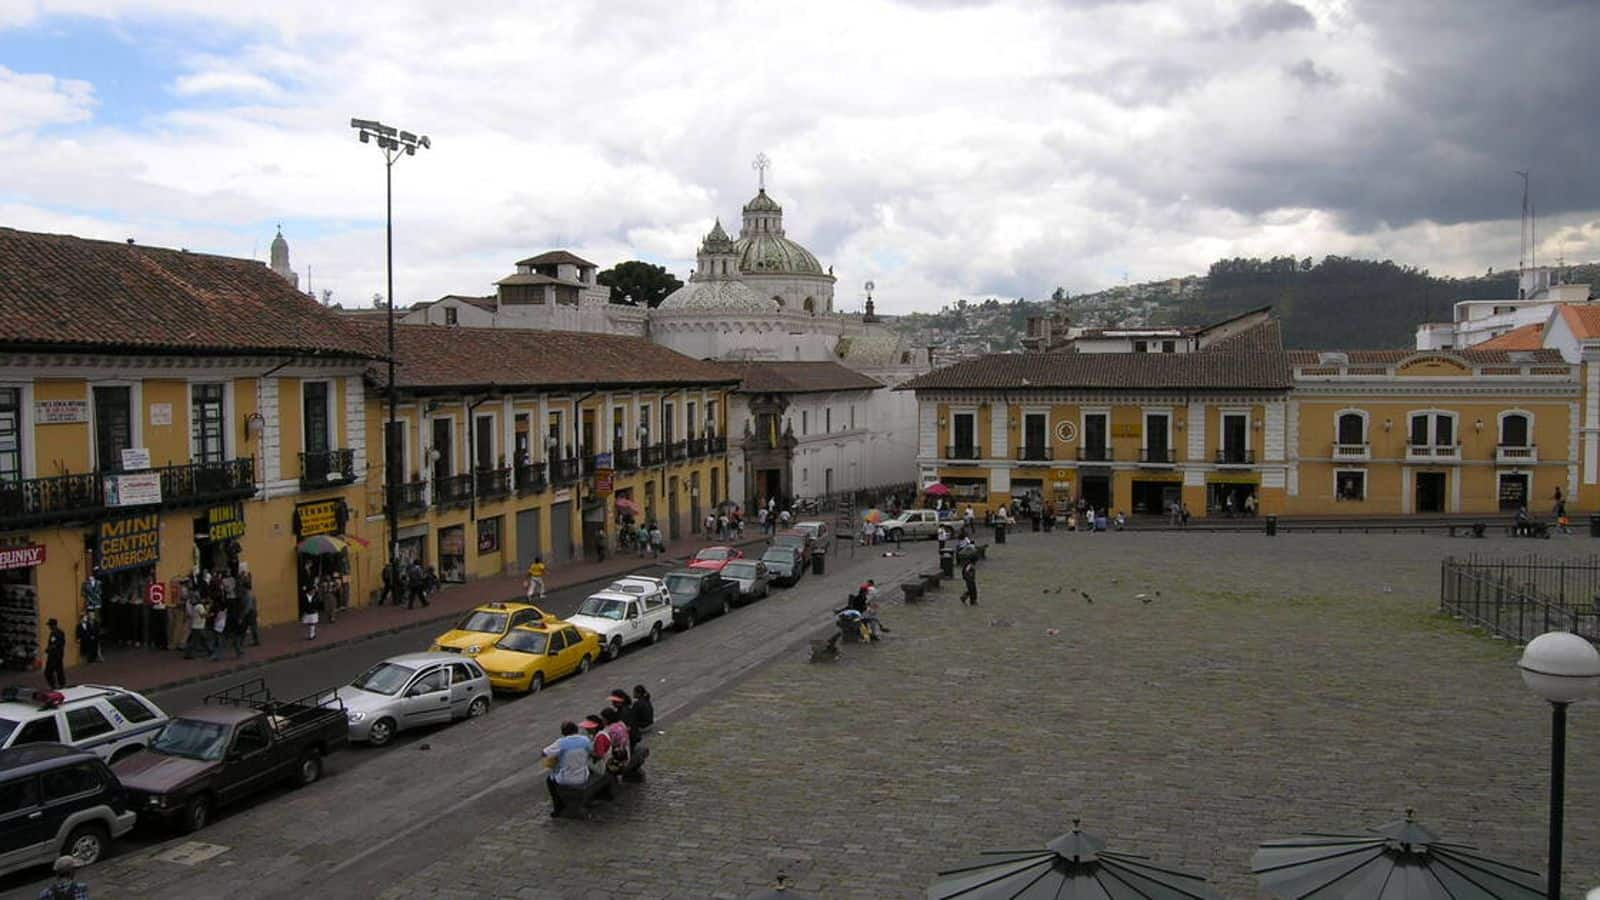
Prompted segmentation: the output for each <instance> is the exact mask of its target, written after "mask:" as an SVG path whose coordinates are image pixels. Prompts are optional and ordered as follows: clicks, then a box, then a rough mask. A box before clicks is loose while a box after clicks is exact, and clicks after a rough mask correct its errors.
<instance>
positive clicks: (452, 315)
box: [444, 306, 461, 325]
mask: <svg viewBox="0 0 1600 900" xmlns="http://www.w3.org/2000/svg"><path fill="white" fill-rule="evenodd" d="M444 323H445V324H446V325H459V324H461V315H460V313H459V312H458V311H457V310H456V308H455V307H454V306H446V307H445V308H444Z"/></svg>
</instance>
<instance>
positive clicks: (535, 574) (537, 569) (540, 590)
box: [528, 556, 547, 600]
mask: <svg viewBox="0 0 1600 900" xmlns="http://www.w3.org/2000/svg"><path fill="white" fill-rule="evenodd" d="M546 571H547V567H546V566H545V564H544V557H542V556H535V557H534V558H533V565H531V566H528V599H529V600H534V599H539V600H543V599H544V573H545V572H546Z"/></svg>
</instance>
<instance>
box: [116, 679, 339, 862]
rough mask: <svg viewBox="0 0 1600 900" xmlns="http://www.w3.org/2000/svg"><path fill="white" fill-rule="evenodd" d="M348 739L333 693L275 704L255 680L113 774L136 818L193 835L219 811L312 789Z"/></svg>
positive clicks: (218, 697) (168, 729)
mask: <svg viewBox="0 0 1600 900" xmlns="http://www.w3.org/2000/svg"><path fill="white" fill-rule="evenodd" d="M348 735H349V725H348V723H347V721H346V718H345V710H344V704H343V703H342V702H341V701H340V700H339V698H338V696H337V695H336V694H335V693H334V692H333V691H331V690H330V691H320V692H318V693H316V694H312V695H311V696H309V697H303V698H301V699H299V700H295V701H293V702H288V703H281V702H278V701H276V700H274V699H273V698H272V695H271V693H269V692H268V691H267V688H266V683H265V681H263V680H262V679H260V678H256V679H253V680H251V681H246V682H244V683H242V684H238V685H235V686H234V687H231V688H227V689H225V690H222V691H218V692H217V693H215V694H211V695H209V696H207V697H206V698H205V702H204V705H202V706H199V707H196V708H194V709H191V710H189V711H188V712H186V713H184V714H182V715H180V716H176V717H174V718H172V719H171V720H169V721H168V722H167V724H166V725H164V726H162V728H161V731H160V732H158V733H157V734H156V736H155V739H154V740H152V741H151V742H150V746H149V747H148V748H146V749H144V750H141V751H139V752H137V753H134V754H133V755H131V756H128V757H125V758H123V759H122V760H120V761H118V762H117V763H116V764H114V765H113V766H112V767H111V770H112V771H113V772H115V773H116V775H117V778H118V779H119V780H121V782H122V784H123V787H125V788H127V789H128V795H129V798H130V804H129V805H130V806H131V807H132V808H133V809H134V810H136V811H137V812H138V813H139V815H140V816H141V817H145V816H149V817H152V818H157V819H162V820H164V821H166V822H168V823H175V824H177V825H178V826H179V827H180V828H181V829H182V830H184V831H186V832H190V831H198V830H199V829H201V828H204V827H205V826H206V823H207V822H209V821H211V814H212V812H213V811H214V810H216V809H217V808H218V807H221V806H226V805H229V804H232V803H235V802H237V801H239V800H242V799H244V798H245V797H248V796H249V795H251V794H254V793H256V792H257V791H260V790H264V789H266V788H269V787H272V786H274V785H277V784H279V783H282V782H285V781H292V782H294V783H295V784H298V785H308V784H311V783H312V782H314V781H316V780H317V779H318V778H320V777H322V759H323V757H324V756H327V755H328V754H329V753H332V752H334V751H336V750H339V749H341V748H342V747H344V746H345V744H346V742H347V740H348Z"/></svg>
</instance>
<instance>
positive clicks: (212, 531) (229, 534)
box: [206, 503, 244, 541]
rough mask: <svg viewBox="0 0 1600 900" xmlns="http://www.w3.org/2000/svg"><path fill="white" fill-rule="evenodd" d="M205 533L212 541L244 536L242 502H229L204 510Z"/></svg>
mask: <svg viewBox="0 0 1600 900" xmlns="http://www.w3.org/2000/svg"><path fill="white" fill-rule="evenodd" d="M206 533H207V534H208V535H209V536H210V537H211V539H212V540H213V541H228V540H233V539H235V538H242V537H244V504H242V503H229V504H226V505H223V506H213V507H211V508H210V509H208V510H206Z"/></svg>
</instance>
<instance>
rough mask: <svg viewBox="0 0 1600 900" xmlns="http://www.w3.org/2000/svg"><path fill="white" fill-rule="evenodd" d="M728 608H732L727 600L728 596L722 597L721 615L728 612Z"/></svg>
mask: <svg viewBox="0 0 1600 900" xmlns="http://www.w3.org/2000/svg"><path fill="white" fill-rule="evenodd" d="M730 609H733V604H732V603H729V602H728V598H727V597H723V598H722V614H723V615H727V614H728V610H730Z"/></svg>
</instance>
